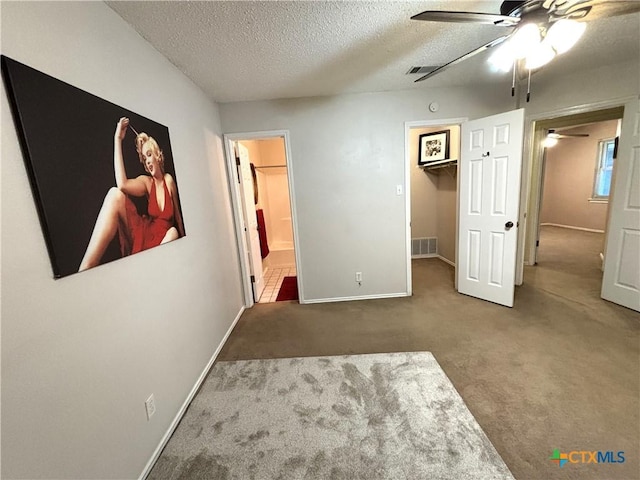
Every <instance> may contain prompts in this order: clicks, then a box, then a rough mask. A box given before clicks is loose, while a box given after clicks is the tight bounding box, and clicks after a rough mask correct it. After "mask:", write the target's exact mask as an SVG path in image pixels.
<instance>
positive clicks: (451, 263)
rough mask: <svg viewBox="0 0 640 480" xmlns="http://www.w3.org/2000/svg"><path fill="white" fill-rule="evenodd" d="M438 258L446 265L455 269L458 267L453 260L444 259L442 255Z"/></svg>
mask: <svg viewBox="0 0 640 480" xmlns="http://www.w3.org/2000/svg"><path fill="white" fill-rule="evenodd" d="M438 258H439V259H440V260H442V261H443V262H444V263H448V264H449V265H451V266H452V267H453V268H455V267H456V264H455V263H453V262H452V261H451V260H449V259H448V258H444V257H443V256H442V255H438Z"/></svg>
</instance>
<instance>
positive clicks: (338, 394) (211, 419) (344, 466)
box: [148, 352, 513, 480]
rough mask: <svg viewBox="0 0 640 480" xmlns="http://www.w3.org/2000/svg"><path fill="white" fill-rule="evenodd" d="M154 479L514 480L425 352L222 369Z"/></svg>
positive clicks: (214, 373)
mask: <svg viewBox="0 0 640 480" xmlns="http://www.w3.org/2000/svg"><path fill="white" fill-rule="evenodd" d="M148 478H150V479H163V480H165V479H187V478H188V479H224V480H231V479H238V480H250V479H256V480H258V479H282V480H286V479H309V480H311V479H325V478H326V479H332V480H338V479H344V480H353V479H363V480H365V479H366V480H372V479H392V480H398V479H412V480H413V479H447V480H449V479H456V480H463V479H474V480H478V479H491V480H497V479H513V476H512V475H511V473H510V472H509V469H508V468H507V467H506V465H505V464H504V462H503V461H502V459H501V458H500V456H499V455H498V453H497V452H496V450H495V448H494V447H493V445H492V444H491V442H490V441H489V439H488V438H487V437H486V435H485V434H484V432H483V431H482V429H481V428H480V426H479V425H478V423H477V422H476V421H475V419H474V418H473V416H472V415H471V413H470V412H469V410H468V409H467V407H466V406H465V404H464V402H463V400H462V398H461V397H460V395H459V394H458V392H457V391H456V390H455V388H454V387H453V385H452V384H451V382H450V381H449V379H448V378H447V376H446V375H445V373H444V372H443V371H442V369H441V368H440V365H438V363H437V362H436V360H435V358H434V357H433V355H431V353H428V352H414V353H389V354H373V355H347V356H335V357H305V358H286V359H273V360H250V361H237V362H218V363H216V364H215V365H214V367H213V369H212V370H211V372H210V373H209V375H208V377H207V379H206V380H205V382H204V384H203V386H202V388H201V390H200V392H199V393H198V395H197V396H196V398H195V399H194V400H193V402H192V404H191V406H190V407H189V409H188V411H187V413H186V414H185V416H184V417H183V419H182V421H181V423H180V425H179V426H178V428H177V429H176V431H175V432H174V434H173V436H172V437H171V439H170V441H169V442H168V444H167V446H166V448H165V449H164V451H163V452H162V455H161V456H160V458H159V459H158V462H157V463H156V465H155V466H154V468H153V470H152V471H151V473H150V475H149V477H148Z"/></svg>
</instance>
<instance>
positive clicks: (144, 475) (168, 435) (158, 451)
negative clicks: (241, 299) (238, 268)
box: [139, 306, 245, 480]
mask: <svg viewBox="0 0 640 480" xmlns="http://www.w3.org/2000/svg"><path fill="white" fill-rule="evenodd" d="M244 311H245V307H244V306H243V307H242V308H241V309H240V312H239V313H238V315H236V318H235V319H234V320H233V323H232V324H231V326H230V327H229V329H228V330H227V333H226V334H225V335H224V337H223V339H222V341H221V342H220V345H218V348H216V351H215V352H214V353H213V355H212V356H211V359H210V360H209V362H208V363H207V366H206V367H204V370H203V371H202V373H201V374H200V377H198V380H196V383H195V385H194V386H193V388H192V389H191V391H190V392H189V395H187V399H186V400H185V401H184V403H183V404H182V407H180V410H178V413H177V414H176V416H175V418H174V419H173V422H171V425H169V429H168V430H167V432H166V433H165V434H164V437H162V440H160V444H159V445H158V446H157V447H156V449H155V451H154V452H153V455H152V456H151V458H150V459H149V461H148V462H147V464H146V465H145V467H144V470H142V473H141V474H140V477H139V480H144V479H145V478H147V475H149V473H151V469H152V468H153V466H154V465H155V463H156V461H157V460H158V457H159V456H160V454H161V453H162V450H163V449H164V447H165V446H166V445H167V442H168V441H169V439H170V438H171V435H173V432H174V430H175V429H176V427H177V426H178V424H179V423H180V420H182V417H183V415H184V414H185V412H186V411H187V408H188V407H189V404H190V403H191V401H192V400H193V397H195V396H196V393H198V389H199V388H200V385H202V382H204V379H205V378H207V374H208V373H209V370H211V367H212V366H213V362H215V361H216V358H218V355H219V354H220V351H221V350H222V347H224V344H225V343H226V341H227V339H228V338H229V335H231V332H232V331H233V329H234V327H235V326H236V323H238V320H240V317H241V316H242V313H243V312H244Z"/></svg>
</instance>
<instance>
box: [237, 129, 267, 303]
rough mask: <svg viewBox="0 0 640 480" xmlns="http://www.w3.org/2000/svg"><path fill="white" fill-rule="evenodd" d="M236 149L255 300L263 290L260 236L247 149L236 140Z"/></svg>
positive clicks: (255, 300)
mask: <svg viewBox="0 0 640 480" xmlns="http://www.w3.org/2000/svg"><path fill="white" fill-rule="evenodd" d="M236 151H237V152H238V157H239V160H240V165H239V166H240V176H241V182H240V194H241V196H242V211H243V214H244V225H245V235H246V236H247V247H248V248H249V252H248V253H249V267H250V270H251V285H252V287H253V301H254V302H257V301H258V300H259V299H260V295H262V292H263V290H264V276H263V275H262V255H261V254H260V236H259V234H258V217H257V216H256V204H255V200H254V199H255V197H254V190H253V175H252V173H251V162H250V160H249V150H247V148H246V147H245V146H243V145H242V144H241V143H240V142H236Z"/></svg>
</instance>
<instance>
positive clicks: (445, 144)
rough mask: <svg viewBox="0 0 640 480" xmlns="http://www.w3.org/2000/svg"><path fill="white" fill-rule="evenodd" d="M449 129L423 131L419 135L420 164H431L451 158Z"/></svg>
mask: <svg viewBox="0 0 640 480" xmlns="http://www.w3.org/2000/svg"><path fill="white" fill-rule="evenodd" d="M450 135H451V133H450V131H449V130H441V131H438V132H430V133H423V134H422V135H420V137H419V146H418V165H419V166H423V165H429V164H431V163H434V162H439V161H442V160H447V159H449V139H450Z"/></svg>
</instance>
